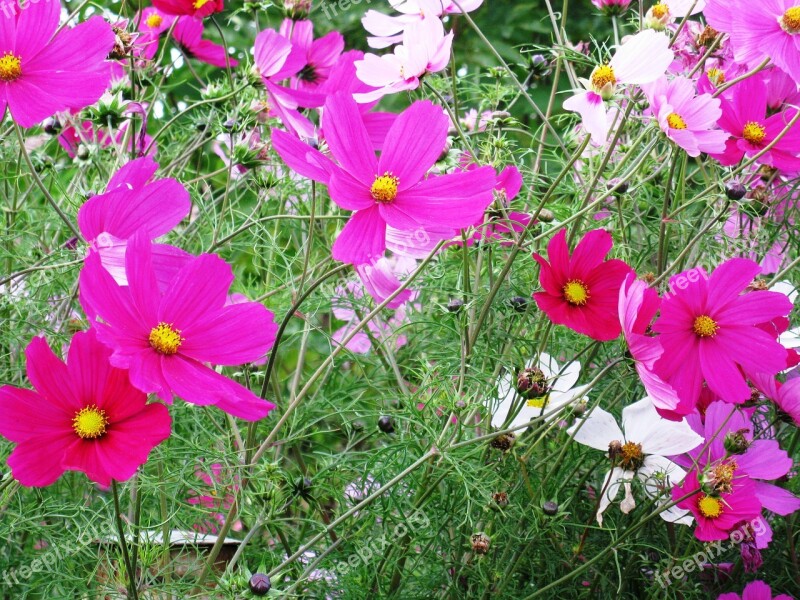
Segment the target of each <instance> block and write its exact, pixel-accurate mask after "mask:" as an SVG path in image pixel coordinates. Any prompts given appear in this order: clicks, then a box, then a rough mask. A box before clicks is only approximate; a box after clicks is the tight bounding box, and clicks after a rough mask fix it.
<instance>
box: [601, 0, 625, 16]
mask: <svg viewBox="0 0 800 600" xmlns="http://www.w3.org/2000/svg"><path fill="white" fill-rule="evenodd" d="M592 4H594V5H595V6H596V7H597V8H599V9H600V10H601V11H602V13H603V14H604V15H609V16H611V15H621V14H622V13H624V12H625V11H626V10H628V7H629V6H630V5H631V0H592Z"/></svg>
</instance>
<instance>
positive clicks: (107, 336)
mask: <svg viewBox="0 0 800 600" xmlns="http://www.w3.org/2000/svg"><path fill="white" fill-rule="evenodd" d="M125 266H126V275H127V280H128V285H127V287H122V286H120V285H119V284H117V282H115V281H114V279H113V278H112V277H111V275H110V274H109V273H108V272H107V271H106V270H105V269H104V268H103V266H102V264H101V262H100V258H99V256H97V255H96V254H91V255H90V256H89V257H88V258H87V259H86V264H85V266H84V268H83V271H82V272H81V275H80V297H81V303H82V304H83V305H84V307H85V309H86V313H87V314H88V315H97V317H95V318H93V319H92V320H93V321H94V325H95V326H96V327H97V337H98V339H99V340H100V341H102V342H103V343H104V344H106V345H108V346H110V347H111V348H112V349H113V351H114V352H113V354H112V356H111V363H112V364H113V365H114V366H116V367H119V368H122V369H129V374H130V378H131V383H133V385H134V386H136V387H137V388H139V389H140V390H142V391H145V392H148V393H154V394H157V395H158V397H159V398H161V399H162V400H164V401H165V402H167V403H171V402H172V399H173V395H177V396H180V397H181V398H183V399H184V400H185V401H187V402H191V403H193V404H199V405H208V404H213V405H216V406H217V407H218V408H220V409H221V410H224V411H226V412H228V413H230V414H232V415H234V416H237V417H240V418H242V419H247V420H257V419H261V418H263V417H265V416H266V415H267V414H268V413H269V411H270V410H272V409H273V408H275V407H274V405H273V404H272V403H271V402H267V401H266V400H262V399H260V398H258V397H257V396H256V395H255V394H254V393H253V392H251V391H250V390H248V389H247V388H245V387H243V386H242V385H240V384H238V383H236V382H234V381H232V380H230V379H228V378H227V377H225V376H223V375H220V374H219V373H217V372H216V371H215V370H213V369H212V368H209V367H208V366H206V365H207V364H208V363H211V364H212V365H227V366H232V365H240V364H244V363H248V362H251V361H254V360H258V359H259V358H261V357H263V356H264V354H266V352H267V351H268V350H269V349H270V347H271V346H272V343H273V342H274V340H275V333H276V331H277V325H276V324H275V323H274V321H273V315H272V313H270V312H269V311H268V310H267V309H266V308H264V307H263V306H262V305H261V304H258V303H256V302H248V303H239V304H232V305H227V300H228V288H230V285H231V283H232V282H233V273H232V272H231V268H230V266H229V265H228V264H226V263H225V262H224V261H223V260H222V259H220V258H219V257H218V256H215V255H211V254H203V255H201V256H199V257H197V258H193V259H191V260H190V261H188V262H187V263H186V264H185V265H184V266H183V267H182V268H181V269H180V270H179V271H178V272H177V274H176V275H175V276H174V277H173V278H172V280H171V281H170V283H169V286H168V287H167V289H166V290H165V291H164V292H162V291H160V290H159V288H158V283H157V281H156V275H155V271H154V268H153V253H152V248H151V243H150V240H149V239H148V237H147V234H146V233H145V232H143V231H139V232H138V233H137V234H135V235H134V236H133V237H132V238H131V239H130V240H128V247H127V249H126V252H125Z"/></svg>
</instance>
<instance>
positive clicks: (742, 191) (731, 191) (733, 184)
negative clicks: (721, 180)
mask: <svg viewBox="0 0 800 600" xmlns="http://www.w3.org/2000/svg"><path fill="white" fill-rule="evenodd" d="M746 194H747V188H746V187H744V185H742V183H741V182H739V181H729V182H728V183H726V184H725V195H726V196H727V197H728V199H729V200H741V199H742V198H744V197H745V195H746Z"/></svg>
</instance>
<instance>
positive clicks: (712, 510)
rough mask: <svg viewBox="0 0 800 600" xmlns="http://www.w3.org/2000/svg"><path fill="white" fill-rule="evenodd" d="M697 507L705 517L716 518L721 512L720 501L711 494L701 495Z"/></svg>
mask: <svg viewBox="0 0 800 600" xmlns="http://www.w3.org/2000/svg"><path fill="white" fill-rule="evenodd" d="M697 509H698V510H699V511H700V514H701V515H703V516H704V517H705V518H706V519H716V518H717V517H719V516H720V515H721V514H722V502H721V501H720V500H718V499H716V498H714V497H713V496H707V495H706V496H703V497H702V498H700V500H699V501H698V503H697Z"/></svg>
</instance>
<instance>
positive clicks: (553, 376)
mask: <svg viewBox="0 0 800 600" xmlns="http://www.w3.org/2000/svg"><path fill="white" fill-rule="evenodd" d="M527 368H528V369H538V370H539V371H540V372H541V376H542V377H543V379H544V381H543V382H542V385H543V387H544V388H546V390H547V391H546V392H545V393H544V394H543V395H541V396H537V397H533V398H530V399H528V400H526V401H525V403H524V404H523V406H522V408H521V409H520V410H519V412H518V413H517V414H516V415H514V418H513V419H512V420H511V422H510V423H509V424H508V425H507V426H506V427H518V426H521V425H524V424H525V423H527V422H528V421H530V420H532V419H534V418H536V417H538V416H540V415H545V419H546V420H547V421H550V420H552V419H554V418H555V417H557V416H558V414H559V413H560V412H561V409H563V408H565V407H566V406H567V405H569V404H571V403H573V402H575V401H576V400H579V399H581V398H584V397H585V396H586V392H587V391H588V389H589V386H587V385H581V386H578V387H575V384H576V383H577V382H578V377H580V374H581V363H579V362H577V361H573V362H571V363H569V364H568V365H566V366H565V367H563V369H562V368H561V367H560V366H559V364H558V363H557V362H556V361H555V359H554V358H553V357H552V356H550V355H549V354H545V353H542V354H541V356H540V357H539V360H536V359H534V360H531V361H530V362H529V363H528V365H527ZM497 397H498V399H499V405H498V406H497V408H496V409H494V410H493V411H492V426H493V427H498V428H499V427H503V426H504V425H505V423H506V420H507V419H508V417H509V412H510V411H511V410H512V409H513V408H514V407H515V406H519V403H520V402H522V400H521V398H520V396H519V394H518V393H517V381H516V378H515V377H514V375H513V374H512V373H508V372H506V373H505V374H504V375H502V376H501V377H500V378H499V379H498V381H497ZM515 401H516V402H515Z"/></svg>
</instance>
